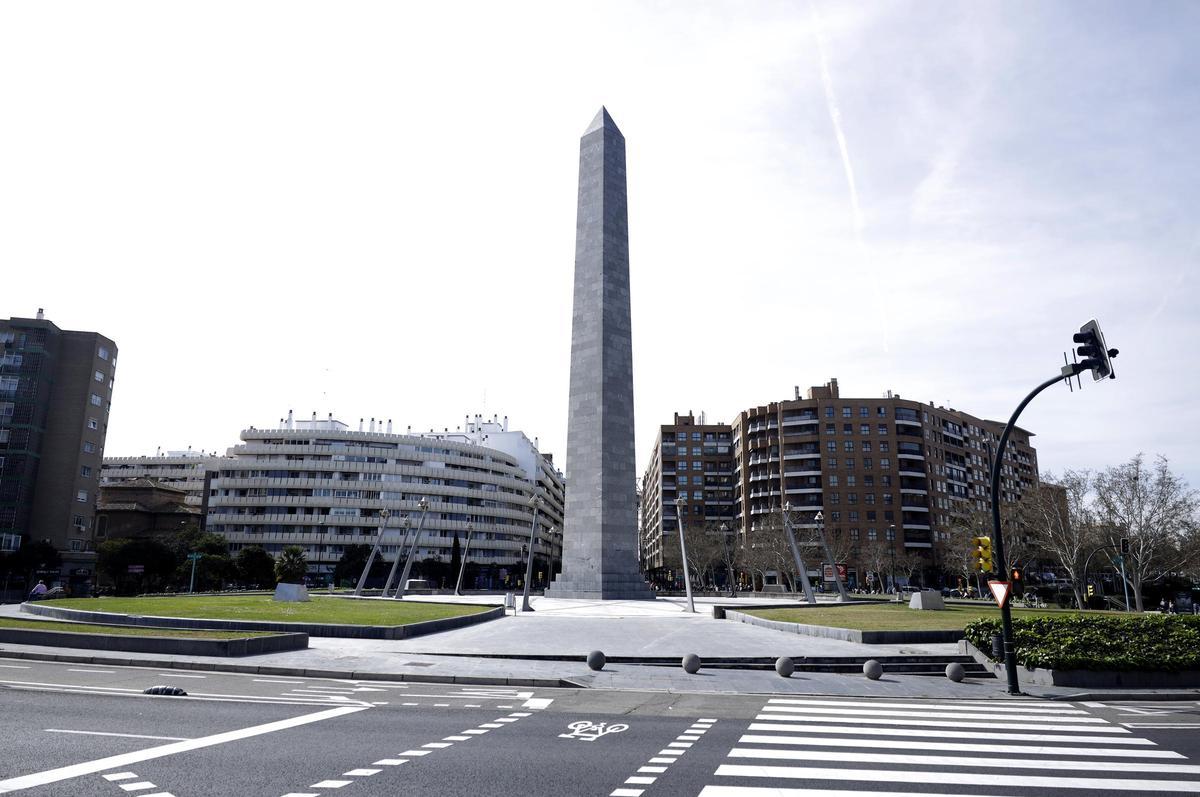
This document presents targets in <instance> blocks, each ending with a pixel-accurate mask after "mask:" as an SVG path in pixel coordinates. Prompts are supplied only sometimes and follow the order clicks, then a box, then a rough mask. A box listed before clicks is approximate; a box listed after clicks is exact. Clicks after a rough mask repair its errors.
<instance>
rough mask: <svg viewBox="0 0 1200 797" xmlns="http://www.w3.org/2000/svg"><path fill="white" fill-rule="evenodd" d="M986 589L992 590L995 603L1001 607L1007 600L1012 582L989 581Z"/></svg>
mask: <svg viewBox="0 0 1200 797" xmlns="http://www.w3.org/2000/svg"><path fill="white" fill-rule="evenodd" d="M988 589H990V590H991V591H992V597H994V598H995V599H996V605H997V606H999V607H1000V608H1002V609H1003V608H1004V604H1005V603H1007V602H1008V596H1009V593H1010V592H1011V591H1012V584H1009V583H1008V582H1007V581H989V582H988Z"/></svg>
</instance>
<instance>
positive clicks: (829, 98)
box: [808, 1, 863, 244]
mask: <svg viewBox="0 0 1200 797" xmlns="http://www.w3.org/2000/svg"><path fill="white" fill-rule="evenodd" d="M808 10H809V13H810V15H811V16H812V22H813V35H814V36H815V37H816V40H817V60H818V63H819V64H820V67H821V84H822V85H823V86H824V87H825V104H826V105H827V106H828V107H829V118H830V120H832V122H833V133H834V135H835V136H836V137H837V143H838V149H839V150H840V151H841V154H842V168H843V169H845V171H846V183H847V185H849V187H850V207H851V209H852V211H853V212H854V237H855V238H856V239H857V240H858V242H859V243H860V244H861V243H862V231H863V215H862V209H861V208H860V207H859V205H858V189H857V188H856V187H855V185H854V167H853V166H852V165H851V164H850V150H849V149H848V148H847V147H846V134H845V133H843V132H842V112H841V110H840V109H839V108H838V102H837V94H835V93H834V91H833V80H832V78H830V77H829V62H828V60H827V59H826V58H825V35H824V33H823V32H822V30H821V18H820V16H819V15H818V14H817V6H816V4H815V3H813V2H811V1H810V2H809V4H808Z"/></svg>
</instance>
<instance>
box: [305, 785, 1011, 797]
mask: <svg viewBox="0 0 1200 797" xmlns="http://www.w3.org/2000/svg"><path fill="white" fill-rule="evenodd" d="M961 794H962V792H956V793H954V794H946V793H938V794H933V793H929V792H912V791H871V792H864V791H859V790H858V789H855V790H854V791H840V790H833V789H777V788H774V787H763V786H705V787H704V790H703V791H701V792H700V794H699V797H864V795H867V796H868V797H960V795H961ZM283 797H290V795H287V794H285V795H284V796H283ZM313 797H316V795H313ZM971 797H996V795H987V794H973V795H971Z"/></svg>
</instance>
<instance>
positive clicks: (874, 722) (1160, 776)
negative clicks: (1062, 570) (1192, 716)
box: [699, 697, 1200, 797]
mask: <svg viewBox="0 0 1200 797" xmlns="http://www.w3.org/2000/svg"><path fill="white" fill-rule="evenodd" d="M1186 761H1187V758H1186V757H1185V756H1183V755H1180V754H1179V753H1177V752H1174V751H1172V750H1167V749H1164V748H1162V747H1159V746H1158V745H1157V744H1155V743H1154V742H1153V741H1151V740H1149V739H1145V738H1142V737H1139V736H1137V735H1136V734H1134V733H1133V732H1132V731H1130V730H1129V729H1128V728H1125V727H1122V726H1120V725H1115V724H1112V723H1110V722H1108V721H1107V720H1105V719H1103V718H1100V717H1096V716H1093V715H1092V714H1091V713H1090V712H1089V711H1088V710H1087V709H1085V708H1081V707H1079V706H1077V705H1074V704H1066V703H1057V702H1049V701H1042V702H1039V701H1020V702H1016V701H1014V702H1006V701H1000V700H954V701H929V702H925V701H909V702H903V701H892V700H886V701H885V700H871V701H865V700H863V701H854V700H834V699H823V698H819V697H811V698H809V697H796V698H785V697H780V698H771V699H769V700H768V701H767V703H766V705H764V706H763V708H762V710H761V711H760V712H759V713H758V715H757V717H755V720H754V722H752V723H750V724H749V727H748V728H747V729H746V732H745V733H744V734H743V735H742V736H741V738H740V739H738V742H737V745H736V746H735V747H734V748H733V749H732V750H730V751H729V753H728V754H727V756H726V758H725V761H724V762H723V763H722V764H721V765H720V766H719V767H718V768H717V770H716V772H715V773H714V774H713V778H712V782H710V783H708V784H707V785H705V786H704V788H703V790H702V791H701V792H700V795H699V797H850V795H869V797H956V795H961V794H964V793H968V794H971V795H972V797H1015V795H1020V794H1033V793H1039V794H1040V793H1044V792H1043V790H1046V789H1054V790H1055V791H1054V794H1056V795H1057V794H1062V795H1064V797H1065V795H1069V794H1071V793H1072V792H1071V791H1069V790H1084V791H1091V792H1101V793H1120V792H1130V793H1142V792H1159V793H1160V797H1165V795H1174V794H1180V795H1182V794H1200V766H1198V765H1195V764H1190V763H1185V762H1186ZM1058 790H1064V791H1061V792H1060V791H1058Z"/></svg>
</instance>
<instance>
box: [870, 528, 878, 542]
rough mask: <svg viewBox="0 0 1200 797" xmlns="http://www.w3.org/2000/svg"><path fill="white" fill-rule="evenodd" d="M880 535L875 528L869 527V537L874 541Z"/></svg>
mask: <svg viewBox="0 0 1200 797" xmlns="http://www.w3.org/2000/svg"><path fill="white" fill-rule="evenodd" d="M878 537H879V533H878V532H877V531H875V529H867V539H868V540H871V541H874V540H876V539H877V538H878Z"/></svg>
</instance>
